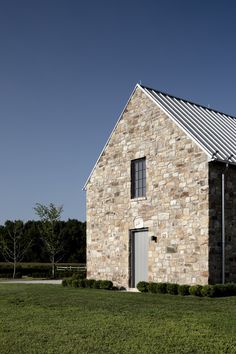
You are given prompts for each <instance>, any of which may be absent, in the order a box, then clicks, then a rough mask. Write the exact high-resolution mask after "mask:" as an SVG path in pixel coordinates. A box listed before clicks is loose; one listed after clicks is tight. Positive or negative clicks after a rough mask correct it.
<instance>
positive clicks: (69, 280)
mask: <svg viewBox="0 0 236 354" xmlns="http://www.w3.org/2000/svg"><path fill="white" fill-rule="evenodd" d="M73 280H75V279H72V278H67V279H66V282H67V286H72V281H73Z"/></svg>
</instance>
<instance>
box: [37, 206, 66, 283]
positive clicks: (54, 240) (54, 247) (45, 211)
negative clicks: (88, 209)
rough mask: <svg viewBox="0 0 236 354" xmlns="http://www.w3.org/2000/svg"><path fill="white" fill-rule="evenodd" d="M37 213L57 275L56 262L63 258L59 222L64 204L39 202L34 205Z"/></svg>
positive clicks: (53, 273) (53, 272)
mask: <svg viewBox="0 0 236 354" xmlns="http://www.w3.org/2000/svg"><path fill="white" fill-rule="evenodd" d="M34 210H35V213H36V215H37V216H38V217H39V218H40V221H41V224H40V231H41V236H42V239H43V241H44V243H45V246H46V249H47V251H48V254H49V257H50V261H51V264H52V277H53V278H54V275H55V263H56V262H58V261H59V260H61V259H62V257H63V254H62V251H63V243H62V237H61V236H62V235H61V230H60V224H59V223H58V222H59V221H60V218H61V214H62V212H63V207H62V206H59V207H57V206H55V205H54V204H53V203H50V204H49V205H48V206H47V205H43V204H40V203H37V204H36V206H35V207H34Z"/></svg>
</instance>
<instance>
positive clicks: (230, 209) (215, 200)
mask: <svg viewBox="0 0 236 354" xmlns="http://www.w3.org/2000/svg"><path fill="white" fill-rule="evenodd" d="M222 172H224V174H225V282H236V166H232V165H229V167H228V168H226V165H225V164H224V163H219V162H218V163H217V162H211V163H209V283H210V284H214V283H221V282H222Z"/></svg>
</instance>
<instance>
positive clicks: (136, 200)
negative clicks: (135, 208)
mask: <svg viewBox="0 0 236 354" xmlns="http://www.w3.org/2000/svg"><path fill="white" fill-rule="evenodd" d="M141 200H147V197H139V198H132V199H130V201H131V202H139V201H141Z"/></svg>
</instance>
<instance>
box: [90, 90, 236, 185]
mask: <svg viewBox="0 0 236 354" xmlns="http://www.w3.org/2000/svg"><path fill="white" fill-rule="evenodd" d="M137 87H138V88H140V89H141V90H142V91H143V92H144V93H146V95H147V96H148V97H149V98H150V99H151V100H152V101H153V102H155V103H156V104H157V105H158V106H159V107H160V108H161V109H162V110H163V111H164V112H165V113H166V114H167V115H168V116H169V117H170V118H171V119H172V120H173V121H174V122H175V123H176V124H177V125H178V126H179V127H180V128H181V129H182V130H183V131H184V132H185V133H186V134H187V135H189V136H190V137H191V138H192V139H193V140H194V141H195V142H196V143H197V144H198V145H199V146H200V147H201V148H202V149H203V150H204V151H205V153H206V154H207V155H208V157H209V160H218V161H223V162H227V163H231V164H236V117H233V116H230V115H228V114H225V113H222V112H219V111H216V110H214V109H212V108H208V107H205V106H201V105H199V104H197V103H193V102H190V101H187V100H185V99H182V98H178V97H175V96H172V95H170V94H168V93H164V92H161V91H157V90H154V89H152V88H150V87H147V86H143V85H139V84H137V85H136V86H135V88H134V90H133V92H132V94H131V96H130V97H129V99H128V102H127V104H126V105H125V107H124V109H123V111H122V113H121V115H120V117H119V119H118V121H117V123H116V125H115V127H114V129H113V130H112V132H111V134H110V136H109V138H108V140H107V142H106V144H105V146H104V148H103V150H102V152H101V154H100V155H99V157H98V159H97V162H96V163H95V165H94V167H93V169H92V171H91V173H90V175H89V177H88V179H87V181H86V183H85V185H84V187H83V189H86V186H87V184H88V182H89V180H90V178H91V176H92V174H93V171H94V170H95V168H96V166H97V163H98V161H99V160H100V157H101V156H102V154H103V152H104V150H105V149H106V147H107V145H108V143H109V141H110V139H111V137H112V135H113V133H114V131H115V129H116V127H117V125H118V123H119V121H120V119H121V118H122V115H123V112H124V111H125V109H126V107H127V105H128V103H129V101H130V99H131V97H132V96H133V94H134V92H135V90H136V89H137Z"/></svg>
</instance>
